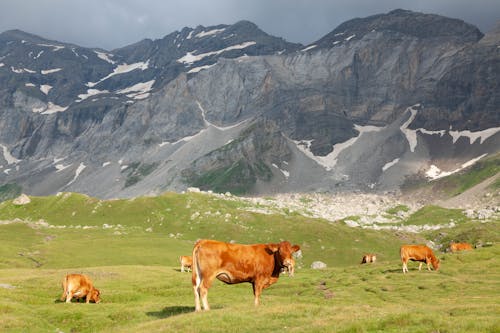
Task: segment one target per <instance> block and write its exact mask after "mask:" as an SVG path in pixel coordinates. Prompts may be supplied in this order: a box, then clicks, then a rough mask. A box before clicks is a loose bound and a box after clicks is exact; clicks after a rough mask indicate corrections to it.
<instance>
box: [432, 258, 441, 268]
mask: <svg viewBox="0 0 500 333" xmlns="http://www.w3.org/2000/svg"><path fill="white" fill-rule="evenodd" d="M431 264H432V267H434V270H435V271H437V270H439V265H440V264H441V262H440V261H439V259H438V258H433V260H432V261H431Z"/></svg>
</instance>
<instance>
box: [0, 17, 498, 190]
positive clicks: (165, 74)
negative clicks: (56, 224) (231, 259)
mask: <svg viewBox="0 0 500 333" xmlns="http://www.w3.org/2000/svg"><path fill="white" fill-rule="evenodd" d="M412 20H413V21H418V22H426V23H427V24H426V25H425V26H424V27H417V28H414V27H413V28H412V29H417V30H416V33H414V32H413V30H410V31H405V30H404V29H403V30H401V22H411V21H412ZM394 22H396V23H394ZM441 25H442V26H441ZM346 26H350V27H354V28H355V31H356V32H357V34H356V36H354V37H352V38H349V37H350V36H352V35H350V33H349V34H348V33H344V34H343V35H338V36H335V35H336V34H338V33H339V32H337V31H340V30H342V29H344V27H346ZM375 26H377V27H385V26H387V27H390V29H379V30H377V29H375V31H373V30H374V29H373V28H374V27H375ZM450 26H451V27H454V28H453V29H451V30H449V29H448V27H450ZM394 27H396V28H394ZM358 31H362V32H363V33H359V32H358ZM435 31H438V32H440V31H441V32H440V33H439V34H438V35H436V36H434V35H433V33H434V32H435ZM464 31H465V32H466V33H465V34H463V32H464ZM351 32H353V31H351ZM15 34H20V33H17V32H16V33H15ZM421 34H424V35H423V36H421ZM7 35H8V34H7ZM347 35H349V36H347ZM462 35H463V36H462ZM5 36H6V35H4V37H5ZM327 36H330V37H332V36H333V37H335V38H341V42H339V43H335V42H336V41H337V40H336V39H332V38H330V37H328V38H327ZM485 38H486V40H487V41H489V42H488V43H484V42H483V43H482V42H481V41H482V40H484V39H485ZM3 40H4V42H3V44H2V43H1V42H0V103H1V105H0V106H1V109H0V129H1V130H0V144H1V145H2V147H0V148H2V149H3V154H0V184H12V183H13V184H17V185H19V186H21V187H23V189H26V190H25V191H26V192H29V191H28V190H31V193H30V194H52V193H56V192H59V191H68V190H70V191H76V192H82V193H88V194H90V195H96V196H103V197H116V196H118V197H122V196H123V197H131V196H137V195H141V194H144V193H159V192H162V191H165V190H179V191H181V190H183V189H186V188H187V187H189V186H191V185H193V183H196V184H198V185H199V186H200V187H202V188H203V189H210V186H213V182H212V181H209V179H213V178H211V177H212V176H214V175H216V174H218V175H222V174H225V173H229V174H232V177H229V178H228V177H222V178H218V179H219V180H221V179H222V180H224V181H222V183H221V182H220V181H219V182H218V183H217V184H218V185H217V189H218V191H225V190H229V189H232V188H233V187H234V186H235V185H237V184H238V182H242V183H243V184H246V185H245V186H243V187H238V186H237V187H238V188H240V190H238V192H241V193H254V194H255V193H277V192H289V191H296V190H297V189H303V190H305V191H316V190H320V191H346V190H348V191H352V190H363V191H387V190H390V191H392V190H397V189H398V188H399V186H401V185H402V184H403V183H404V182H405V181H406V179H407V178H408V177H413V176H416V175H417V176H419V177H423V178H425V177H426V176H425V175H426V172H427V171H428V170H429V168H430V167H431V165H434V166H435V167H437V168H439V169H440V170H453V168H457V167H459V166H460V165H461V164H463V163H465V162H467V161H470V160H473V159H475V158H478V157H480V156H483V155H484V154H492V153H495V152H497V151H498V146H499V140H500V136H499V135H498V131H499V129H500V116H499V114H498V112H497V110H498V105H499V104H500V97H499V93H497V89H495V87H497V86H498V84H499V83H498V80H499V79H498V77H500V75H498V73H500V65H499V61H498V55H497V49H496V47H495V42H494V40H495V38H494V36H493V37H492V36H490V35H488V34H486V35H485V36H484V37H483V36H482V34H481V33H480V32H479V30H478V29H477V28H475V27H473V26H471V25H468V24H466V23H464V22H463V21H460V20H455V19H449V18H445V17H442V16H438V15H433V14H422V13H415V12H409V11H404V10H396V11H392V12H389V13H387V14H380V15H375V16H370V17H368V18H365V19H354V20H351V21H348V22H346V23H345V24H341V25H340V26H339V27H338V28H336V29H335V30H333V31H332V32H331V33H329V34H327V35H325V37H323V38H322V39H320V40H319V41H322V42H321V43H319V42H318V43H317V44H313V45H310V46H307V47H305V46H303V45H301V44H294V43H288V42H286V41H285V40H283V39H282V38H278V37H273V36H270V35H268V34H266V33H265V32H263V31H262V30H260V29H259V28H258V27H257V26H256V25H255V24H253V23H251V22H248V21H240V22H237V23H235V24H233V25H216V26H211V27H203V26H198V27H196V28H194V29H193V28H184V29H182V30H181V31H176V32H172V33H170V34H168V35H166V36H164V37H163V38H161V39H157V40H148V39H145V40H142V41H139V42H137V43H134V44H131V45H128V46H126V47H124V48H120V49H115V50H113V51H105V50H100V49H87V48H80V47H77V46H72V45H70V44H64V43H59V44H57V43H54V44H47V45H45V44H43V43H42V44H43V45H38V44H39V43H38V44H37V43H29V42H24V43H22V42H21V41H18V42H17V43H14V42H9V41H5V38H4V39H3ZM313 46H314V47H313ZM450 126H451V127H450ZM262 129H266V131H265V132H262ZM245 133H246V134H245ZM477 137H480V140H476V138H477ZM244 138H252V139H251V140H247V139H244ZM473 138H474V140H473ZM266 140H271V142H274V143H275V144H271V145H269V144H268V143H266ZM236 142H239V143H240V144H239V145H236V144H235V143H236ZM221 152H224V154H221ZM443 152H445V153H444V154H443ZM9 156H11V157H9ZM221 156H224V157H223V158H222V157H221ZM241 156H245V158H244V159H241ZM484 156H485V155H484ZM259 170H260V171H259ZM235 171H237V172H235ZM259 174H260V176H259ZM187 175H189V176H188V177H186V176H187ZM194 175H196V176H194ZM256 175H257V176H256ZM200 179H202V180H204V182H201V183H200V181H199V180H200ZM228 179H229V180H228ZM230 179H233V181H231V180H230ZM211 184H212V185H211Z"/></svg>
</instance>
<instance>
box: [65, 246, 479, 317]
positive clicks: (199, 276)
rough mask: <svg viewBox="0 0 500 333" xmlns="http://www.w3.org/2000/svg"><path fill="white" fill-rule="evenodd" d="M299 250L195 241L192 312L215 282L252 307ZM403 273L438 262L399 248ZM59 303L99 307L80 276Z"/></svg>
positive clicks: (187, 261)
mask: <svg viewBox="0 0 500 333" xmlns="http://www.w3.org/2000/svg"><path fill="white" fill-rule="evenodd" d="M299 250H300V246H299V245H292V244H291V243H290V242H288V241H282V242H280V243H271V244H253V245H243V244H234V243H225V242H220V241H216V240H207V239H202V240H198V241H197V242H196V243H195V245H194V248H193V253H192V256H180V258H179V259H180V264H181V272H184V271H189V270H192V278H191V281H192V284H193V290H194V299H195V311H201V309H202V306H203V309H204V310H209V309H210V306H209V304H208V289H209V288H210V286H211V285H212V283H213V281H214V280H215V279H218V280H220V281H222V282H224V283H227V284H236V283H242V282H249V283H251V284H252V288H253V294H254V303H255V305H259V303H260V295H261V293H262V290H263V289H265V288H267V287H269V286H271V285H272V284H274V283H275V282H277V281H278V278H279V275H280V273H283V272H288V274H289V275H290V276H293V273H294V270H295V259H294V258H293V254H294V253H295V252H297V251H299ZM463 250H472V245H471V244H468V243H452V244H450V251H451V252H457V251H463ZM400 256H401V261H402V263H403V273H406V272H408V261H417V262H419V263H420V264H419V267H418V270H421V268H422V264H423V263H425V264H427V269H428V270H429V271H430V270H431V268H430V265H432V267H433V269H434V270H436V271H437V270H438V269H439V265H440V262H439V259H438V258H437V257H436V256H435V255H434V253H433V251H432V250H431V248H429V247H428V246H425V245H402V246H401V248H400ZM376 258H377V257H376V255H375V254H366V255H364V256H363V259H362V261H361V264H364V263H374V262H375V261H376ZM62 287H63V294H62V295H61V301H65V302H66V303H69V302H71V300H72V299H77V300H78V301H80V300H82V299H85V302H86V303H89V302H94V303H99V302H100V301H101V299H100V292H99V290H98V289H96V288H95V287H94V286H93V284H92V281H91V280H90V278H89V277H88V276H86V275H83V274H68V275H67V276H65V278H64V279H63V283H62Z"/></svg>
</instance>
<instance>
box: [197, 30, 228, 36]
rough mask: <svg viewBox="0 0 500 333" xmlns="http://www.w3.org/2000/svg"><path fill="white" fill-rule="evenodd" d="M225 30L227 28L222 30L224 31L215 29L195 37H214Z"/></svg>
mask: <svg viewBox="0 0 500 333" xmlns="http://www.w3.org/2000/svg"><path fill="white" fill-rule="evenodd" d="M224 30H226V28H222V29H213V30H210V31H202V32H200V33H197V34H196V35H195V37H197V38H202V37H206V36H212V35H216V34H218V33H219V32H223V31H224Z"/></svg>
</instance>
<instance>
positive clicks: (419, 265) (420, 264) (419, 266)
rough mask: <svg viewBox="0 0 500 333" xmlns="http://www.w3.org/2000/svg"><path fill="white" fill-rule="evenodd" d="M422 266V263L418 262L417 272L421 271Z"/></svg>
mask: <svg viewBox="0 0 500 333" xmlns="http://www.w3.org/2000/svg"><path fill="white" fill-rule="evenodd" d="M422 264H423V262H420V263H419V264H418V270H419V271H421V270H422Z"/></svg>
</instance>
